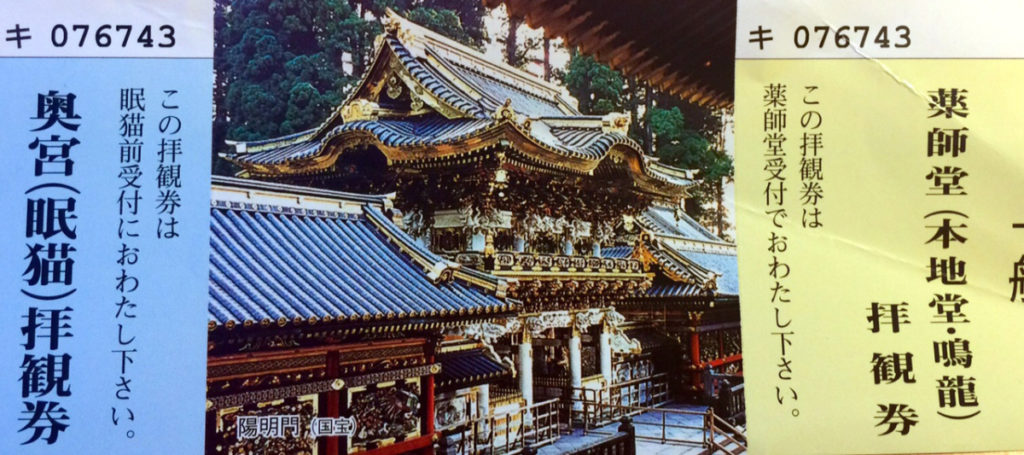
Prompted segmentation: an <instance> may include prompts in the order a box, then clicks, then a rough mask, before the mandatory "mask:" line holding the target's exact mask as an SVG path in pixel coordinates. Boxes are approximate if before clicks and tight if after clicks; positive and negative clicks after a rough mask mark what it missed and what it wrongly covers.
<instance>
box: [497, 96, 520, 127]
mask: <svg viewBox="0 0 1024 455" xmlns="http://www.w3.org/2000/svg"><path fill="white" fill-rule="evenodd" d="M494 120H498V121H501V120H508V121H511V122H513V123H515V122H516V111H515V110H514V109H512V99H511V98H505V102H504V103H503V104H502V105H501V106H498V109H496V110H495V111H494Z"/></svg>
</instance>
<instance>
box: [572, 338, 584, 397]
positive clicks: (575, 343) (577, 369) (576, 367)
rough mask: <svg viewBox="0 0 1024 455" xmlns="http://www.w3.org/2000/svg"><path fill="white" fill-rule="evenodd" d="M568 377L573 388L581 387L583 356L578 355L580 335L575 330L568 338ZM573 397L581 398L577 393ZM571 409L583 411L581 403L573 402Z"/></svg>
mask: <svg viewBox="0 0 1024 455" xmlns="http://www.w3.org/2000/svg"><path fill="white" fill-rule="evenodd" d="M569 377H570V379H571V381H570V383H571V384H572V386H573V387H576V388H580V387H583V356H582V355H580V333H579V331H577V330H576V329H575V328H573V329H572V336H571V337H570V338H569ZM573 396H574V397H575V398H577V399H582V398H583V397H582V396H580V393H579V392H575V391H574V392H573ZM573 408H575V409H577V410H579V409H583V403H582V402H581V401H574V402H573Z"/></svg>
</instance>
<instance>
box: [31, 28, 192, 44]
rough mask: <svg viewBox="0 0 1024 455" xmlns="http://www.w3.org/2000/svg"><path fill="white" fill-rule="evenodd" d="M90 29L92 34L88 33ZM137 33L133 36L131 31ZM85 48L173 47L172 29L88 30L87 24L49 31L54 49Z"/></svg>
mask: <svg viewBox="0 0 1024 455" xmlns="http://www.w3.org/2000/svg"><path fill="white" fill-rule="evenodd" d="M90 29H91V31H92V33H90ZM135 29H137V30H138V32H137V33H136V34H133V30H135ZM133 39H134V41H132V40H133ZM76 41H77V44H78V47H85V46H86V44H87V43H90V44H91V43H93V42H95V44H96V47H110V46H112V45H116V44H117V43H118V42H120V44H121V47H128V44H129V42H131V43H132V44H133V45H139V46H141V47H153V46H154V45H156V46H159V47H174V43H175V41H174V27H173V26H170V25H160V26H156V25H146V26H140V27H137V28H133V27H132V26H131V25H110V24H103V25H100V26H98V27H95V28H90V27H89V25H88V24H73V25H71V26H70V28H69V26H67V25H64V24H57V25H54V26H53V29H51V30H50V42H52V43H53V45H54V47H64V46H66V45H69V44H70V45H71V46H74V45H75V44H76Z"/></svg>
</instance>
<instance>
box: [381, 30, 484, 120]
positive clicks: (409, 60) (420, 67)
mask: <svg viewBox="0 0 1024 455" xmlns="http://www.w3.org/2000/svg"><path fill="white" fill-rule="evenodd" d="M385 40H387V43H388V46H389V47H390V48H391V50H392V51H393V52H394V53H395V56H396V57H398V60H399V61H400V62H402V65H404V66H405V68H406V69H407V70H408V71H409V74H410V75H412V77H414V78H416V80H417V81H419V83H420V84H422V85H423V86H424V87H425V88H426V89H427V90H430V92H431V93H433V94H434V95H435V96H437V97H438V98H440V99H442V100H444V102H445V103H447V104H448V105H450V106H452V107H455V108H456V109H458V110H460V111H462V112H464V113H466V114H468V115H471V116H473V117H477V118H487V117H488V116H489V114H490V113H491V112H493V110H484V109H482V108H481V106H480V105H479V104H478V103H477V102H476V101H475V100H473V99H472V98H471V97H469V96H468V95H467V94H466V93H464V92H463V91H462V90H459V88H458V87H456V86H455V85H454V84H452V83H451V82H449V81H448V80H446V79H445V78H444V77H442V76H440V75H439V74H437V70H436V69H434V68H431V67H430V65H428V64H425V63H421V62H420V61H419V60H418V59H417V58H416V57H415V56H414V55H412V53H410V52H409V50H408V49H406V48H405V46H403V45H402V43H401V41H399V40H398V38H395V37H393V36H390V35H385Z"/></svg>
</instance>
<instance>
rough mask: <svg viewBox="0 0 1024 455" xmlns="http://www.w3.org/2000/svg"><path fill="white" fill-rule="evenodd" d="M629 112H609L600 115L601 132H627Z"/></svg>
mask: <svg viewBox="0 0 1024 455" xmlns="http://www.w3.org/2000/svg"><path fill="white" fill-rule="evenodd" d="M629 121H630V119H629V114H625V113H622V112H611V113H609V114H606V115H605V116H604V117H601V132H602V133H622V134H627V133H629Z"/></svg>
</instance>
